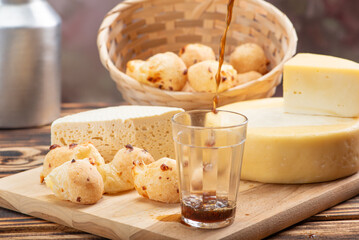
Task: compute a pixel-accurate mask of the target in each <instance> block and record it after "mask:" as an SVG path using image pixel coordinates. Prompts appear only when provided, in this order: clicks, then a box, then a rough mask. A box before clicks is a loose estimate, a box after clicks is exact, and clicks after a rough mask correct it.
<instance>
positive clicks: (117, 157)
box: [40, 106, 183, 204]
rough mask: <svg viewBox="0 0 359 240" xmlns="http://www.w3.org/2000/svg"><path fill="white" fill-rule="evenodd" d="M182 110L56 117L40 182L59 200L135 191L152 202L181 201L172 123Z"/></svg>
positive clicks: (124, 109) (87, 200) (115, 110)
mask: <svg viewBox="0 0 359 240" xmlns="http://www.w3.org/2000/svg"><path fill="white" fill-rule="evenodd" d="M181 111H183V110H182V109H180V108H170V107H150V106H119V107H109V108H102V109H98V110H92V111H87V112H82V113H78V114H74V115H70V116H66V117H63V118H59V119H57V120H56V121H54V122H53V124H52V126H51V142H52V145H51V147H50V151H49V152H48V154H47V155H46V157H45V160H44V164H43V171H42V172H41V175H40V179H41V182H45V183H46V185H47V186H48V187H50V188H51V189H52V191H53V192H54V194H55V195H56V196H57V197H59V198H60V199H64V200H69V201H71V202H74V203H80V204H93V203H96V202H97V201H98V200H100V199H101V197H102V194H104V193H106V194H116V193H119V192H122V191H127V190H131V189H134V188H135V189H136V190H137V191H138V193H139V194H140V195H142V196H144V197H146V198H149V199H152V200H156V201H160V202H166V203H175V202H179V189H178V175H177V165H176V161H175V160H173V159H172V158H173V157H174V146H173V140H172V129H171V123H170V120H171V117H172V116H173V115H174V114H175V113H178V112H181ZM77 143H81V144H77ZM137 146H138V147H137ZM155 160H156V161H155Z"/></svg>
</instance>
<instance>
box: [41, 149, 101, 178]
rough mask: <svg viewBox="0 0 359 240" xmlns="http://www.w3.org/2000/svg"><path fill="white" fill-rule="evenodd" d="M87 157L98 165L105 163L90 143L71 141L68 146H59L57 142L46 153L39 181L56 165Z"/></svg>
mask: <svg viewBox="0 0 359 240" xmlns="http://www.w3.org/2000/svg"><path fill="white" fill-rule="evenodd" d="M84 158H87V159H89V161H90V162H91V164H93V165H95V166H96V167H99V166H100V165H103V164H105V161H104V159H103V157H102V156H101V154H100V153H99V152H98V150H97V149H96V148H95V147H94V146H93V145H92V144H91V143H84V144H76V143H72V144H70V145H69V146H64V147H61V146H59V145H57V144H54V145H51V146H50V151H49V152H48V153H47V154H46V156H45V159H44V163H43V168H42V172H41V173H40V181H41V182H43V181H44V178H45V177H46V176H47V175H48V174H49V173H50V172H51V171H52V170H53V169H55V168H56V167H58V166H60V165H62V164H63V163H65V162H67V161H70V160H72V159H75V160H77V159H84Z"/></svg>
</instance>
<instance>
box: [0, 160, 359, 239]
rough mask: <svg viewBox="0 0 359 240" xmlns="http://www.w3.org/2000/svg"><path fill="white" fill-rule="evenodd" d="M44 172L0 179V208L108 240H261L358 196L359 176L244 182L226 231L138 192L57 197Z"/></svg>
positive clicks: (36, 171) (38, 171)
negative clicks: (85, 200) (196, 224)
mask: <svg viewBox="0 0 359 240" xmlns="http://www.w3.org/2000/svg"><path fill="white" fill-rule="evenodd" d="M40 171H41V167H40V168H35V169H32V170H28V171H25V172H22V173H19V174H15V175H12V176H9V177H5V178H3V179H1V180H0V206H2V207H5V208H9V209H15V210H16V211H19V212H23V213H25V214H28V215H32V216H35V217H39V218H43V219H46V220H49V221H53V222H57V223H60V224H62V225H66V226H69V227H73V228H76V229H79V230H83V231H86V232H90V233H93V234H96V235H100V236H103V237H108V238H120V239H148V238H156V239H157V238H159V239H183V238H184V239H198V237H200V238H205V239H237V238H243V239H259V238H263V237H266V236H269V235H271V234H273V233H275V232H278V231H280V230H282V229H284V228H286V227H289V226H291V225H293V224H295V223H297V222H299V221H302V220H304V219H306V218H308V217H310V216H312V215H314V214H316V213H318V212H320V211H322V210H324V209H327V208H328V207H330V206H333V205H335V204H337V203H339V202H341V201H343V200H346V199H348V198H351V197H353V196H355V195H356V194H358V193H359V174H355V175H353V176H350V177H348V178H344V179H340V180H337V181H333V182H328V183H319V184H303V185H282V184H261V183H254V182H246V181H243V182H241V187H240V194H239V199H238V204H237V212H236V219H235V221H234V223H233V224H232V225H231V226H229V227H227V228H224V229H219V230H212V231H208V230H200V229H194V228H192V227H188V226H185V225H183V224H181V223H180V222H179V218H176V217H173V218H172V221H161V220H162V219H164V216H165V217H167V219H169V218H168V216H179V213H180V208H179V205H178V204H162V203H158V202H154V201H149V200H147V199H144V198H142V197H140V196H139V195H138V194H137V192H136V191H128V192H125V193H122V194H118V195H115V196H109V195H105V196H103V198H102V199H101V200H100V201H99V202H98V203H96V204H94V205H90V206H86V205H78V204H74V203H70V202H68V201H62V200H59V199H57V198H56V197H55V196H54V195H53V194H52V192H51V191H50V190H49V189H47V188H46V187H45V186H44V185H43V184H40V183H39V174H40Z"/></svg>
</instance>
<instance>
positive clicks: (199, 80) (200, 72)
mask: <svg viewBox="0 0 359 240" xmlns="http://www.w3.org/2000/svg"><path fill="white" fill-rule="evenodd" d="M217 71H218V62H217V61H213V60H207V61H203V62H200V63H196V64H195V65H193V66H191V67H190V68H189V69H188V81H189V84H190V85H191V87H192V88H193V89H194V90H195V91H197V92H211V93H215V92H216V87H217V83H216V73H217ZM236 76H237V71H236V70H235V69H234V68H233V67H232V66H231V65H227V64H223V65H222V69H221V83H220V84H219V88H218V92H223V91H226V90H227V89H229V88H231V87H233V86H234V83H235V78H236Z"/></svg>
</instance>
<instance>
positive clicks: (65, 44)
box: [49, 0, 359, 103]
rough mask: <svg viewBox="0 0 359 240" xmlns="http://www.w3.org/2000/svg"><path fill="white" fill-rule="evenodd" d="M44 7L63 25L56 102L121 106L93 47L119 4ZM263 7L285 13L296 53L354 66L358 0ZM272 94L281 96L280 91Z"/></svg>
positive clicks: (54, 0) (82, 0)
mask: <svg viewBox="0 0 359 240" xmlns="http://www.w3.org/2000/svg"><path fill="white" fill-rule="evenodd" d="M169 1H170V0H169ZM237 1H238V0H237ZM49 2H50V3H51V4H52V6H53V7H54V8H55V9H56V11H57V12H58V13H59V14H60V15H61V17H62V21H63V29H62V34H63V35H62V101H63V102H108V103H117V102H120V101H122V97H121V95H120V93H119V92H118V91H117V89H116V85H115V83H114V82H113V81H112V80H111V78H110V76H109V74H108V72H107V71H106V69H105V68H104V67H103V66H102V65H101V63H100V60H99V56H98V52H97V46H96V37H97V31H98V28H99V26H100V24H101V22H102V20H103V18H104V16H105V14H106V13H107V12H108V11H109V10H110V9H111V8H113V7H114V6H115V5H116V4H118V3H120V2H121V1H119V0H102V1H99V0H63V1H58V0H49ZM268 2H270V3H272V4H273V5H275V6H276V7H277V8H279V9H280V10H281V11H283V12H284V13H285V14H287V16H288V17H289V19H290V20H291V21H292V23H293V24H294V27H295V29H296V31H297V34H298V39H299V41H298V47H297V52H312V53H321V54H327V55H333V56H337V57H342V58H347V59H350V60H353V61H356V62H359V1H358V0H300V1H298V0H269V1H268ZM276 95H277V96H280V95H281V89H280V88H279V89H278V90H277V94H276Z"/></svg>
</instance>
